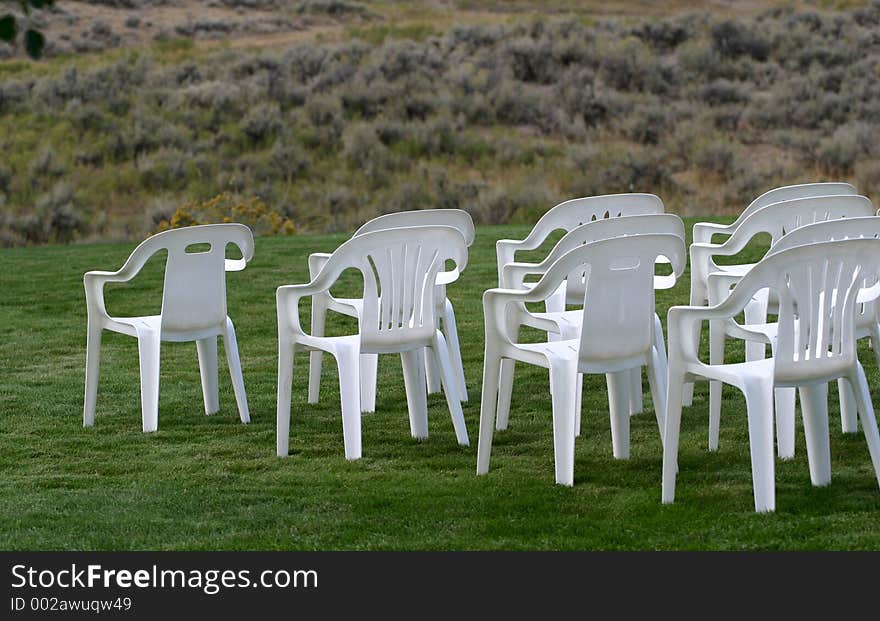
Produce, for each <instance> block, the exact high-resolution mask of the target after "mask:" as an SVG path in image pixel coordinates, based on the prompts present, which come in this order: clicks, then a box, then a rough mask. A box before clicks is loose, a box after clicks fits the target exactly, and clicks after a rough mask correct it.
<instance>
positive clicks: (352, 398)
mask: <svg viewBox="0 0 880 621" xmlns="http://www.w3.org/2000/svg"><path fill="white" fill-rule="evenodd" d="M433 215H434V216H437V215H442V214H436V213H435V214H433ZM450 215H451V216H453V217H455V216H456V215H457V214H450ZM471 230H472V229H471ZM472 239H473V237H472V236H471V237H470V240H472ZM468 243H469V240H468V237H467V235H466V234H463V233H462V230H461V229H460V228H457V227H456V226H446V225H440V224H435V225H416V226H403V227H396V228H382V227H377V228H376V229H375V230H372V231H369V232H361V231H359V232H358V234H356V235H355V236H354V237H352V238H351V239H350V240H348V241H347V242H345V243H344V244H342V245H341V246H340V247H339V248H337V249H336V251H335V252H333V253H332V254H331V255H330V256H329V257H326V258H323V257H322V262H321V263H322V264H321V267H320V269H319V270H317V273H315V274H314V276H313V277H312V280H311V282H309V283H308V284H304V285H288V286H282V287H279V288H278V290H277V293H276V298H277V304H278V351H279V354H278V356H279V361H278V412H277V447H276V448H277V453H278V455H279V456H285V455H287V453H288V442H289V430H290V395H291V384H292V374H293V358H294V353H295V352H296V351H298V350H299V351H309V352H325V353H329V354H331V355H332V356H333V357H334V358H335V359H336V363H337V365H338V368H339V389H340V395H341V401H342V425H343V436H344V444H345V457H346V459H349V460H352V459H359V458H360V457H361V411H362V409H363V408H362V405H361V399H362V395H363V394H364V393H365V392H367V390H369V388H367V389H366V390H365V388H364V385H365V383H366V384H368V385H369V383H370V382H372V385H373V389H372V390H373V392H372V394H375V387H374V386H375V366H373V369H371V371H370V372H369V379H368V381H367V382H365V381H364V376H363V375H362V370H361V361H362V360H363V359H364V358H365V357H366V356H376V355H378V354H389V353H396V354H399V355H400V358H401V362H402V364H403V372H404V381H405V385H406V395H407V406H408V409H409V418H410V430H411V432H412V436H413V437H414V438H426V437H427V436H428V410H427V408H428V404H427V386H426V372H425V363H424V361H425V350H426V349H427V350H428V355H430V356H431V357H432V358H433V359H434V363H435V364H436V366H437V368H438V370H439V375H440V380H441V382H442V386H443V391H444V393H445V395H446V401H447V404H448V406H449V411H450V414H451V415H452V421H453V424H454V426H455V433H456V436H457V438H458V442H459V443H460V444H462V445H465V446H467V444H468V436H467V429H466V428H465V423H464V415H463V413H462V409H461V403H460V401H459V395H460V388H459V385H460V382H461V379H460V375H459V374H458V373H457V372H456V370H455V368H454V366H453V364H452V361H451V360H452V356H450V352H449V345H448V343H447V340H446V337H445V336H444V335H443V332H442V331H441V330H440V329H439V327H438V322H439V321H440V314H439V313H438V307H442V308H444V309H445V308H446V307H447V305H448V302H447V301H444V299H443V298H441V299H438V297H439V296H441V295H442V296H444V298H445V289H444V287H445V285H446V284H448V283H449V282H452V281H453V280H454V279H455V278H456V277H457V274H458V273H460V272H461V271H462V270H464V268H465V267H466V265H467V248H468ZM447 261H452V262H453V263H454V264H455V268H454V270H453V271H452V272H451V273H444V272H446V267H445V266H446V262H447ZM349 268H353V269H355V270H358V271H359V272H360V273H361V275H362V276H363V283H364V290H363V295H362V297H361V298H359V299H357V300H356V301H352V300H350V301H347V302H340V303H339V304H340V305H341V304H345V305H346V306H347V307H348V308H350V309H352V311H351V312H353V313H356V317H357V319H358V334H355V335H351V336H337V337H326V336H323V334H322V333H323V330H320V333H319V334H314V333H312V334H307V333H306V332H305V331H304V330H303V329H302V327H301V324H300V320H299V308H298V306H299V300H300V299H302V298H303V297H310V298H312V300H315V299H316V298H317V299H318V300H319V301H320V302H319V306H318V312H323V310H324V309H325V308H327V307H329V306H330V304H331V303H332V302H331V300H332V298H330V295H329V291H330V287H331V286H332V285H333V284H334V283H335V282H336V280H337V279H338V277H339V275H340V274H341V273H342V272H343V271H345V270H346V269H349ZM325 301H326V302H325ZM322 305H323V307H322ZM448 307H449V308H451V305H448ZM447 317H452V315H447ZM314 325H319V326H320V327H321V328H323V317H322V318H321V319H320V321H319V322H317V324H314ZM450 325H453V324H452V323H451V322H450V323H447V325H446V328H447V330H448V329H449V326H450ZM456 349H457V348H456ZM456 359H457V360H458V361H460V355H456ZM367 360H371V359H370V358H367ZM313 363H314V360H313ZM371 364H373V365H374V364H375V363H374V362H371ZM459 364H460V363H459ZM313 368H314V367H313ZM316 392H317V391H316ZM314 397H315V398H317V395H314Z"/></svg>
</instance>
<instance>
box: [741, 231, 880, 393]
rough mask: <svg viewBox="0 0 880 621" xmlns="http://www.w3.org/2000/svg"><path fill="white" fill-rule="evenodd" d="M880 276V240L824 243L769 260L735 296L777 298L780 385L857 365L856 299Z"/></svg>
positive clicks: (748, 276)
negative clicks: (769, 294)
mask: <svg viewBox="0 0 880 621" xmlns="http://www.w3.org/2000/svg"><path fill="white" fill-rule="evenodd" d="M878 276H880V239H874V238H867V239H847V240H842V241H832V242H821V243H815V244H808V245H801V246H795V247H792V248H788V249H785V250H781V251H779V252H776V253H774V254H773V255H772V256H769V257H767V258H765V259H764V260H763V261H761V262H759V263H758V264H757V265H755V267H754V268H752V269H751V270H750V271H749V272H748V274H746V275H745V277H743V279H742V281H740V283H739V284H738V285H737V286H736V287H735V288H734V290H733V293H732V294H731V297H733V296H734V295H736V296H737V297H738V298H739V299H740V300H743V299H746V298H750V297H751V296H752V295H753V294H754V293H755V292H756V291H758V290H760V289H767V288H769V289H771V290H772V291H775V292H776V294H777V295H778V296H779V318H778V322H779V331H778V337H777V343H776V352H775V362H774V366H775V369H774V373H775V376H776V380H777V382H779V383H782V384H795V383H798V382H810V381H827V380H830V379H833V378H835V377H839V376H840V375H842V374H845V373H846V372H847V371H848V370H850V369H851V368H852V365H853V364H854V363H855V359H856V350H855V319H856V302H857V295H858V293H859V291H860V290H861V289H862V288H863V283H864V282H865V280H870V281H872V282H876V281H877V278H878Z"/></svg>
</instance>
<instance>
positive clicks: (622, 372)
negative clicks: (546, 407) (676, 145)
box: [477, 235, 685, 485]
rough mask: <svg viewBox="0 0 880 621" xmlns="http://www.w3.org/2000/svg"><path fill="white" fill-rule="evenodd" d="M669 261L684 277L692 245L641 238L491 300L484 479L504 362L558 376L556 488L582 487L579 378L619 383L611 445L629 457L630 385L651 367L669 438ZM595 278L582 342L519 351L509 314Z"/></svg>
mask: <svg viewBox="0 0 880 621" xmlns="http://www.w3.org/2000/svg"><path fill="white" fill-rule="evenodd" d="M661 256H662V257H666V258H667V259H669V261H670V262H671V263H672V265H673V268H674V269H675V271H676V272H677V273H680V272H681V270H683V269H684V262H685V253H684V244H683V243H682V240H681V238H680V237H678V236H676V235H633V236H630V237H618V238H613V239H605V240H602V241H597V242H593V243H589V244H584V245H580V246H577V247H576V248H574V249H573V250H570V251H569V252H567V253H566V254H564V255H563V256H562V257H561V258H559V259H558V260H557V261H556V262H555V263H554V264H553V265H552V266H551V267H550V268H549V269H548V270H547V272H546V273H545V274H544V276H543V277H542V278H541V280H540V281H538V283H537V284H536V285H535V286H534V288H532V289H531V290H522V289H519V290H514V289H490V290H488V291H486V293H485V294H484V295H483V312H484V314H485V324H486V350H485V359H484V363H483V396H482V403H481V409H480V440H479V448H478V449H477V474H486V473H487V472H488V471H489V458H490V454H491V451H492V433H493V424H494V420H493V419H494V418H495V412H496V398H497V395H496V387H497V386H498V380H499V370H500V368H501V362H502V361H503V360H505V359H507V360H518V361H521V362H525V363H528V364H533V365H537V366H541V367H544V368H548V369H549V370H550V384H551V386H552V390H551V395H552V403H553V449H554V455H555V462H556V466H555V470H556V482H557V483H559V484H562V485H572V484H573V483H574V438H575V419H576V412H575V408H576V403H577V399H576V392H577V388H578V387H579V384H578V382H577V375H578V374H579V373H602V374H608V373H610V374H611V375H612V381H611V382H610V388H611V390H610V392H609V401H610V405H611V408H610V409H611V439H612V447H613V453H614V456H615V457H616V458H618V459H626V458H628V457H629V418H630V413H629V395H628V390H629V377H630V374H631V371H632V369H634V368H640V367H642V366H647V367H648V378H649V382H650V385H651V392H652V395H653V399H654V411H655V415H656V417H657V424H658V426H659V427H660V432H661V436H662V430H663V421H664V411H665V397H664V395H663V394H662V390H661V389H662V386H663V384H664V382H663V378H662V377H661V374H660V352H658V351H657V348H656V346H655V342H656V340H655V338H654V330H655V324H654V287H653V282H654V262H655V261H656V260H657V258H658V257H661ZM584 272H588V277H587V281H586V287H585V289H586V297H585V299H584V300H583V301H582V303H583V305H584V310H583V311H582V313H583V318H582V320H581V325H582V328H581V330H580V334H579V335H578V337H577V338H573V339H567V340H556V341H548V342H546V343H518V342H516V341H515V334H514V333H511V332H510V331H509V330H508V329H507V326H508V324H507V319H508V316H507V308H508V306H510V305H514V304H516V305H522V304H524V303H527V302H542V301H544V300H546V299H547V298H548V297H549V296H550V295H552V294H553V292H554V291H556V289H557V288H558V287H559V285H560V284H561V283H562V282H563V280H565V279H566V278H570V277H571V275H572V274H574V275H576V277H580V276H579V275H581V274H583V273H584Z"/></svg>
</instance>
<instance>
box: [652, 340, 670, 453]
mask: <svg viewBox="0 0 880 621" xmlns="http://www.w3.org/2000/svg"><path fill="white" fill-rule="evenodd" d="M661 365H662V362H661V361H660V355H659V354H658V353H657V350H656V349H654V348H652V351H651V364H649V365H648V386H649V387H650V388H651V401H653V402H654V416H655V417H656V419H657V428H658V429H659V431H660V442H661V443H662V442H663V430H664V429H665V428H666V393H665V392H663V389H664V388H665V384H664V382H663V377H664V376H665V375H666V370H665V369H663V368H662V366H661Z"/></svg>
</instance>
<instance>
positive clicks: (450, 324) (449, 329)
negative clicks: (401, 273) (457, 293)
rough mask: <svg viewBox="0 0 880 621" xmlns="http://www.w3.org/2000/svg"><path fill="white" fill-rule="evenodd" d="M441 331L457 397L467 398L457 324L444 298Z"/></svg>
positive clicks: (453, 312) (450, 306) (453, 313)
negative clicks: (447, 346) (446, 345)
mask: <svg viewBox="0 0 880 621" xmlns="http://www.w3.org/2000/svg"><path fill="white" fill-rule="evenodd" d="M443 333H444V336H445V337H446V343H447V344H448V345H449V359H450V360H451V361H452V370H453V371H454V372H455V377H456V383H457V384H458V398H459V400H461V401H467V400H468V393H467V380H466V379H465V377H464V362H462V360H461V346H460V345H459V342H458V326H457V325H456V322H455V309H453V308H452V302H450V301H449V299H448V298H447V300H446V314H445V315H444V316H443Z"/></svg>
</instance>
